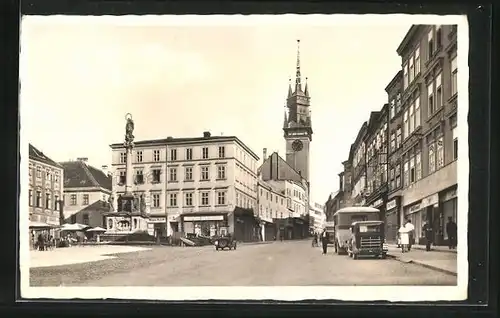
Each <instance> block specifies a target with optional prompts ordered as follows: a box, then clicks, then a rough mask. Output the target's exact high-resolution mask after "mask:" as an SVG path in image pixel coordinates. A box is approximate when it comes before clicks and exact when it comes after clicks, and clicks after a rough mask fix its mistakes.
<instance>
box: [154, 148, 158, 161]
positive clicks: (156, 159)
mask: <svg viewBox="0 0 500 318" xmlns="http://www.w3.org/2000/svg"><path fill="white" fill-rule="evenodd" d="M153 161H160V150H153Z"/></svg>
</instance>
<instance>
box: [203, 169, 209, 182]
mask: <svg viewBox="0 0 500 318" xmlns="http://www.w3.org/2000/svg"><path fill="white" fill-rule="evenodd" d="M208 179H209V175H208V166H203V167H201V180H204V181H207V180H208Z"/></svg>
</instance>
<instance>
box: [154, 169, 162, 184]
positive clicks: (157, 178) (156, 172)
mask: <svg viewBox="0 0 500 318" xmlns="http://www.w3.org/2000/svg"><path fill="white" fill-rule="evenodd" d="M160 176H161V169H153V183H160V181H161V177H160Z"/></svg>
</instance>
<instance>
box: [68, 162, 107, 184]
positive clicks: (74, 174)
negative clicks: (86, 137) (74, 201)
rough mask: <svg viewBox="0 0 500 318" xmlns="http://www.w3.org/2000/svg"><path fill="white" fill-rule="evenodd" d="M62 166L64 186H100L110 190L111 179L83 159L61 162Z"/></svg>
mask: <svg viewBox="0 0 500 318" xmlns="http://www.w3.org/2000/svg"><path fill="white" fill-rule="evenodd" d="M61 165H62V166H63V167H64V188H85V187H89V188H90V187H101V188H104V189H108V190H110V191H111V184H112V179H111V177H110V176H108V175H106V174H105V173H104V172H102V171H101V170H99V169H97V168H94V167H92V166H90V165H88V164H86V163H85V162H83V161H80V160H78V161H67V162H61Z"/></svg>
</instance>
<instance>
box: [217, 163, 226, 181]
mask: <svg viewBox="0 0 500 318" xmlns="http://www.w3.org/2000/svg"><path fill="white" fill-rule="evenodd" d="M217 179H221V180H222V179H226V166H222V165H219V166H217Z"/></svg>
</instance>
